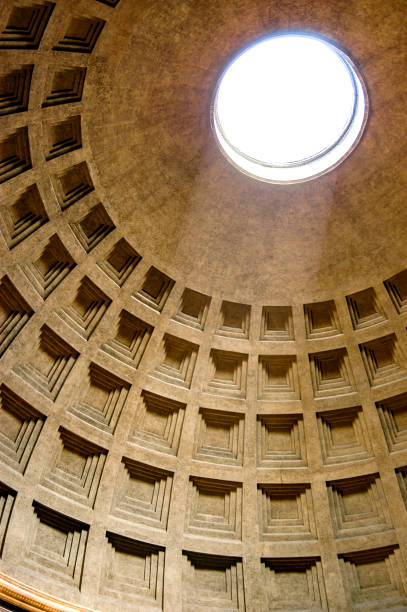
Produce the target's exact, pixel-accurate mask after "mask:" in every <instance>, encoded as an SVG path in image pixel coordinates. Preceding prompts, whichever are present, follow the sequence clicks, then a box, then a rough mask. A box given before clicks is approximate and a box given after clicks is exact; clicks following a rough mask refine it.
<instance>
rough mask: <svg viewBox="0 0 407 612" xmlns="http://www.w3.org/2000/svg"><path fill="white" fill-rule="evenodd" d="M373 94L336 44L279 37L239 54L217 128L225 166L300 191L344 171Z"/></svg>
mask: <svg viewBox="0 0 407 612" xmlns="http://www.w3.org/2000/svg"><path fill="white" fill-rule="evenodd" d="M367 107H368V104H367V94H366V88H365V86H364V84H363V81H362V79H361V77H360V75H359V74H358V72H357V70H356V68H355V66H354V64H353V62H352V61H351V60H350V59H349V57H347V55H345V53H344V52H343V51H342V50H341V49H339V47H337V46H336V45H334V44H333V43H332V42H330V41H328V40H326V39H324V38H321V37H319V36H316V35H311V34H308V33H302V32H283V33H281V32H280V33H275V34H272V35H269V36H267V37H265V38H262V39H261V40H260V41H257V42H255V43H254V44H252V45H250V46H249V47H248V48H246V49H244V50H243V51H241V52H240V53H239V54H238V55H237V56H236V57H235V58H234V59H233V60H232V61H231V62H230V64H229V65H228V66H227V68H226V69H225V70H224V72H223V74H222V75H221V77H220V79H219V81H218V83H217V87H216V92H215V96H214V100H213V104H212V123H213V127H214V131H215V134H216V138H217V141H218V144H219V145H220V148H221V151H222V152H223V153H224V155H225V156H226V157H227V159H228V160H229V161H230V162H231V163H232V164H233V165H234V166H236V167H237V168H238V169H239V170H241V171H242V172H244V173H246V174H249V175H250V176H252V177H254V178H257V179H259V180H262V181H267V182H272V183H295V182H299V181H306V180H309V179H311V178H315V177H316V176H318V175H321V174H323V173H325V172H328V171H329V170H332V169H333V168H335V167H336V166H337V165H338V164H339V163H341V162H342V161H343V160H344V159H345V157H346V156H347V155H349V153H350V152H351V151H352V150H353V148H354V147H355V146H356V144H357V143H358V141H359V139H360V137H361V135H362V132H363V128H364V126H365V124H366V119H367Z"/></svg>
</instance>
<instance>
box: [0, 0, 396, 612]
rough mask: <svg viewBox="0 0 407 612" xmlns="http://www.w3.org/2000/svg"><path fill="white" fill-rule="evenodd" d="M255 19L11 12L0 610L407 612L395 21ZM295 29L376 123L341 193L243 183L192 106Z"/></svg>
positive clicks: (366, 15)
mask: <svg viewBox="0 0 407 612" xmlns="http://www.w3.org/2000/svg"><path fill="white" fill-rule="evenodd" d="M264 4H267V3H262V2H238V3H235V6H234V7H233V6H232V8H231V5H230V4H229V3H226V2H216V3H213V5H210V6H207V3H203V2H198V3H194V2H185V3H180V2H175V1H174V2H170V3H168V6H167V5H166V4H165V5H164V4H163V3H157V2H151V3H144V2H138V1H137V2H133V1H132V0H120V1H119V2H112V1H108V0H86V1H85V0H81V1H80V2H74V1H68V0H57V1H56V2H55V3H52V2H45V0H36V2H33V1H31V0H27V1H25V0H24V1H20V0H16V1H15V2H11V1H10V2H9V1H6V0H2V2H1V11H0V55H1V58H2V75H3V76H2V80H1V86H0V124H1V125H0V127H1V133H2V142H1V145H0V153H1V163H0V181H1V184H0V189H1V192H0V195H1V203H0V230H1V235H0V248H1V258H0V268H1V270H0V316H1V318H0V356H1V360H0V376H1V382H0V384H1V386H0V555H1V559H0V572H1V573H2V574H4V576H6V577H9V578H10V580H11V582H9V586H8V587H6V586H5V585H6V582H7V578H4V577H3V578H4V582H1V581H0V597H1V593H3V597H4V598H5V599H8V600H10V598H11V599H12V598H13V596H12V593H13V592H14V593H16V592H17V590H18V589H17V586H16V584H17V583H18V582H19V583H23V584H25V585H28V587H30V588H31V589H32V590H31V595H30V597H32V598H33V599H32V600H31V603H29V602H28V600H29V598H28V599H26V600H25V601H24V599H23V598H22V597H21V598H20V601H21V602H22V603H21V605H23V607H27V608H29V606H31V609H40V603H38V601H39V599H38V598H40V597H41V596H40V595H38V593H37V591H39V592H43V593H47V594H49V595H50V596H51V598H50V599H48V603H47V606H48V608H44V605H45V604H41V605H43V608H42V609H58V606H59V605H62V604H59V603H58V602H59V601H60V600H61V601H62V600H63V601H65V602H70V604H71V606H72V608H74V606H75V609H79V608H91V609H95V610H102V611H104V610H106V611H108V610H114V609H117V608H119V609H123V610H126V609H132V610H144V609H146V610H151V609H158V610H159V609H163V610H166V611H169V612H173V611H174V612H175V611H178V610H185V611H190V612H195V611H197V610H199V609H206V610H214V611H215V610H225V609H227V610H239V611H242V610H247V611H251V612H257V611H258V610H261V611H264V612H265V611H266V610H311V609H312V610H320V609H322V610H328V609H329V610H332V611H335V612H336V611H342V610H343V611H345V610H358V609H364V608H365V607H366V609H368V610H384V609H397V610H405V609H407V563H406V562H407V520H406V519H407V513H406V509H407V338H406V324H407V271H404V272H400V270H402V269H404V268H407V257H406V256H405V255H407V254H406V253H405V250H406V241H405V240H401V237H403V236H404V234H403V221H404V215H405V210H404V209H405V206H404V207H402V206H401V204H400V202H402V201H403V198H404V192H403V189H402V185H403V183H402V178H403V176H404V175H403V161H404V159H403V157H402V155H401V154H400V155H399V156H398V157H397V156H396V154H395V151H393V153H394V157H393V158H392V159H394V163H393V164H392V166H391V168H389V166H388V165H387V162H388V160H387V159H385V158H384V156H383V154H382V152H381V151H377V150H376V149H375V148H374V147H373V145H374V142H375V137H376V136H377V135H380V134H384V133H385V132H386V131H387V132H389V130H390V129H391V128H392V125H393V124H392V121H393V120H390V119H388V117H387V115H386V116H385V117H384V118H383V120H380V117H381V116H382V114H383V115H384V111H381V109H382V107H381V106H380V103H383V101H384V99H385V96H384V90H385V88H384V86H383V85H382V86H380V83H381V81H380V77H381V76H382V74H383V71H384V68H383V62H384V60H381V61H382V63H380V62H376V65H375V62H374V56H370V55H369V50H371V48H372V45H373V42H372V39H371V37H369V36H368V33H369V32H371V31H373V30H374V28H375V24H376V21H375V20H376V17H377V15H376V12H375V11H377V12H379V13H380V15H381V17H382V20H383V21H382V23H384V22H386V23H388V24H390V25H394V26H395V25H396V23H399V22H400V16H399V14H398V13H397V10H398V9H397V6H396V5H397V3H393V4H394V6H393V4H392V5H391V6H390V4H389V5H388V6H387V7H386V8H384V9H383V8H380V7H377V6H376V3H374V2H363V3H360V13H359V12H358V10H359V9H357V8H355V7H342V8H343V10H342V11H341V12H340V15H339V14H338V13H337V8H335V7H337V3H328V6H324V7H323V8H321V7H320V8H315V7H314V6H312V7H311V3H310V4H308V3H307V2H300V3H299V4H298V3H296V10H297V12H296V13H294V7H293V4H292V3H290V2H288V3H284V2H280V3H276V5H275V6H274V3H273V6H267V9H266V7H265V6H264ZM297 4H298V6H297ZM114 5H116V6H114ZM204 5H205V6H204ZM232 5H233V3H232ZM307 6H308V9H309V12H308V13H307V11H306V8H307ZM287 7H288V8H287ZM233 10H234V11H235V12H233ZM380 11H381V12H380ZM294 14H295V15H296V17H295V19H294V17H293V15H294ZM398 16H399V18H398V19H397V17H398ZM385 17H386V19H387V21H386V19H385ZM318 19H319V21H318ZM245 20H246V21H245ZM245 23H247V24H248V27H247V28H246V30H247V31H246V32H243V31H244V24H245ZM301 23H304V25H308V27H311V26H313V27H314V29H315V28H316V25H317V24H318V23H322V24H324V31H323V33H325V34H326V35H329V33H330V32H331V37H333V36H334V34H335V35H336V37H337V38H338V39H339V40H342V39H343V40H344V41H345V40H346V41H347V43H348V50H350V51H352V44H354V45H355V48H356V51H359V52H360V54H361V60H363V61H362V64H363V65H362V68H364V71H365V74H366V76H367V77H370V80H369V79H367V83H368V85H369V86H371V87H372V89H373V86H374V85H377V90H378V93H377V96H376V97H375V90H373V91H372V93H371V104H372V115H371V119H370V121H371V124H372V125H371V127H369V126H368V130H367V133H366V136H365V138H364V140H363V141H362V143H361V145H360V150H358V151H356V152H355V153H354V154H353V156H351V157H350V158H349V160H348V161H347V162H346V164H344V166H343V167H341V168H338V169H337V170H336V171H335V173H336V174H335V173H332V174H331V175H327V177H325V178H322V179H319V180H318V181H315V182H313V183H309V184H306V185H305V186H303V187H298V186H295V187H292V186H290V187H285V188H282V187H281V186H272V185H264V184H257V183H254V182H253V181H252V179H249V178H248V177H243V176H242V175H240V174H239V173H237V172H236V171H235V170H234V169H232V168H229V167H228V166H227V162H226V161H225V160H224V159H223V157H222V156H221V154H220V153H219V152H218V151H217V149H216V145H215V143H214V141H213V138H212V135H211V132H210V126H209V111H208V109H209V105H208V104H207V102H209V100H210V96H211V92H212V91H213V88H212V85H213V84H214V83H215V81H216V77H217V75H218V74H219V72H220V70H221V68H222V66H223V64H224V62H225V61H226V58H228V57H230V56H231V55H233V52H235V50H236V49H237V48H240V47H241V46H242V44H245V43H246V42H247V41H249V40H251V39H253V38H255V37H256V36H259V35H260V34H262V33H263V32H264V31H269V30H270V29H271V28H272V27H273V28H274V29H275V28H276V27H279V28H282V27H288V26H291V27H294V25H298V24H301ZM334 24H336V30H335V29H333V28H334ZM221 26H222V27H223V28H225V29H226V31H227V32H229V36H230V38H226V42H225V41H223V39H220V38H219V35H220V33H221V31H222V28H221ZM402 27H403V26H402V23H399V25H398V28H399V30H398V31H399V32H401V31H402ZM216 34H218V37H217V36H216ZM400 36H401V34H400ZM202 40H205V41H206V44H207V46H206V47H203V46H200V42H202ZM391 40H392V39H391V35H390V33H388V32H387V30H385V29H384V30H383V32H382V33H381V35H380V36H379V35H378V37H377V41H376V45H377V46H378V47H380V48H381V51H382V56H381V57H384V58H385V57H387V58H388V62H389V63H388V66H389V65H390V64H391V61H392V58H393V57H394V56H393V54H392V51H391V44H392V43H391ZM228 41H229V42H228ZM211 42H213V47H210V43H211ZM136 49H137V50H138V51H137V53H136ZM191 49H194V52H193V53H194V55H193V56H192V57H189V59H188V62H187V63H186V64H184V63H183V61H184V60H185V57H186V56H187V55H188V52H189V51H190V50H191ZM164 51H165V53H164ZM405 53H406V52H405V50H404V51H403V53H402V54H401V59H400V62H401V61H402V60H403V61H405ZM159 59H161V63H160V61H158V60H159ZM164 59H165V60H166V62H167V64H165V62H164ZM126 61H128V62H129V63H128V69H127V70H124V65H125V62H126ZM163 65H165V66H167V67H166V68H165V69H164V68H163ZM184 66H185V71H184V72H183V68H184ZM200 74H201V76H202V83H201V86H200V87H198V82H199V75H200ZM182 75H184V76H182ZM389 78H390V79H391V78H392V77H391V76H390V77H389ZM165 79H166V80H165ZM183 79H185V87H186V89H185V92H184V93H183V92H182V90H179V89H178V88H179V87H180V86H181V84H182V82H183ZM188 79H189V80H188ZM191 82H192V85H191ZM131 87H133V90H132V91H133V94H134V97H133V98H132V97H129V95H128V94H129V90H130V89H131ZM194 87H196V89H194ZM404 87H405V85H404ZM165 91H166V92H167V96H168V98H167V99H166V98H165V96H164V93H163V92H165ZM392 91H393V94H394V98H395V101H394V106H395V108H396V109H397V108H400V106H397V105H399V104H400V102H399V101H398V98H397V95H396V94H397V91H396V90H392ZM163 96H164V97H163ZM160 100H161V104H162V106H160V105H159V104H158V102H159V101H160ZM153 102H154V104H153ZM174 108H176V109H177V110H176V112H175V111H174V113H175V114H173V110H174ZM375 113H376V114H375ZM381 113H382V114H381ZM126 114H127V117H128V119H127V120H126ZM183 117H185V125H181V124H182V118H183ZM386 121H387V123H386ZM400 121H401V122H402V121H404V119H400ZM390 124H391V125H390ZM392 129H395V128H392ZM369 130H370V131H369ZM179 133H180V135H179ZM126 134H127V135H128V138H125V136H126ZM177 138H178V140H177ZM182 145H184V149H182V148H181V146H182ZM388 146H389V147H394V148H395V147H396V145H395V143H394V142H393V141H391V143H390V144H389V145H388ZM200 147H206V153H205V155H204V154H203V153H202V155H200V156H199V159H196V158H195V157H194V151H195V153H196V151H197V150H198V149H199V150H200ZM181 153H184V154H185V158H183V157H182V155H181ZM367 160H370V161H371V167H374V168H381V170H382V174H381V175H380V177H381V182H379V181H377V184H376V183H375V180H374V179H373V178H372V175H371V174H369V176H368V178H367V176H366V163H367ZM198 167H199V168H200V169H199V172H198V170H197V168H198ZM404 167H405V166H404ZM368 179H369V180H368ZM396 179H397V181H396ZM194 183H195V186H193V185H194ZM368 183H369V184H370V183H374V184H373V185H371V186H370V187H368V186H367V184H368ZM395 183H397V184H398V185H400V187H399V188H398V189H395V188H394V184H395ZM356 187H360V189H359V190H356V191H355V189H356ZM284 189H286V191H283V190H284ZM187 196H188V197H187ZM380 197H382V198H383V199H382V200H380ZM239 198H242V201H241V200H239ZM369 198H370V199H369ZM243 199H244V200H245V204H246V203H247V202H250V203H251V206H252V209H251V210H250V211H249V212H248V211H246V212H245V211H244V209H243V206H242V204H243ZM358 201H359V202H362V203H363V209H362V208H361V209H360V217H361V218H360V219H359V220H358V221H355V222H354V224H352V223H351V222H349V221H348V225H347V224H346V223H345V225H344V224H342V226H340V223H339V221H340V218H341V215H344V218H346V219H348V220H349V219H352V215H351V212H352V210H353V209H354V207H357V204H358ZM323 202H325V204H326V208H325V209H323V206H322V203H323ZM338 202H339V203H340V204H341V206H343V208H344V210H343V211H336V209H335V206H337V205H338ZM266 203H267V205H268V209H267V210H266V208H265V204H266ZM295 203H297V205H298V209H297V210H296V209H295V207H294V208H292V206H294V204H295ZM367 203H368V204H370V205H371V209H369V210H367ZM308 205H309V206H312V205H313V206H315V208H314V213H313V214H314V215H315V216H314V217H312V215H311V217H310V214H309V213H310V210H309V208H308ZM205 206H207V207H208V208H207V209H205V208H201V207H205ZM273 206H274V208H273ZM339 208H340V207H339ZM356 210H357V208H356ZM328 215H331V219H333V221H332V222H331V226H330V224H329V223H328V222H327V223H326V224H325V226H321V224H320V223H318V221H320V217H325V219H327V216H328ZM380 215H381V216H380ZM205 217H206V218H205ZM290 220H291V221H292V225H290ZM301 223H302V224H303V231H302V232H300V231H299V230H298V226H299V225H300V224H301ZM273 227H274V228H277V229H275V232H274V233H273V229H272V228H273ZM267 230H270V232H269V233H267ZM296 232H297V233H296ZM341 232H342V233H341ZM294 235H296V236H297V238H298V241H296V240H293V236H294ZM356 235H357V236H359V239H360V244H359V243H356V240H355V236H356ZM340 238H342V242H341V241H340V240H339V239H340ZM374 239H375V240H376V243H375V242H374ZM267 240H270V244H269V245H268V243H267ZM267 245H268V246H267ZM375 245H376V246H375ZM268 247H269V248H268ZM302 247H304V250H303V249H302ZM281 249H282V250H281ZM335 252H336V254H337V257H336V259H335ZM344 253H345V255H346V254H347V256H344ZM240 264H241V267H239V265H240ZM13 580H14V581H16V582H13ZM13 585H14V586H13ZM13 589H14V591H13ZM35 593H37V594H35ZM27 597H28V596H27ZM35 597H37V600H36V601H37V604H34V603H32V602H33V601H34V599H35ZM17 600H18V597H17V596H16V599H15V601H17ZM36 606H38V607H37V608H36ZM59 609H60V608H59Z"/></svg>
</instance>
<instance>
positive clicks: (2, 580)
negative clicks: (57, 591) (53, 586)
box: [0, 573, 92, 612]
mask: <svg viewBox="0 0 407 612" xmlns="http://www.w3.org/2000/svg"><path fill="white" fill-rule="evenodd" d="M0 598H1V599H3V600H4V601H7V602H8V603H11V604H14V605H15V606H20V607H22V608H24V609H25V610H31V611H32V612H38V611H39V610H43V611H44V612H92V610H91V609H90V608H83V607H81V606H77V605H75V604H72V603H69V602H67V601H64V600H63V599H58V598H57V597H53V596H52V595H48V593H43V592H41V591H37V589H33V588H32V587H29V586H27V585H26V584H23V583H22V582H18V581H17V580H15V579H14V578H10V577H9V576H6V575H5V574H2V573H0Z"/></svg>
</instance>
